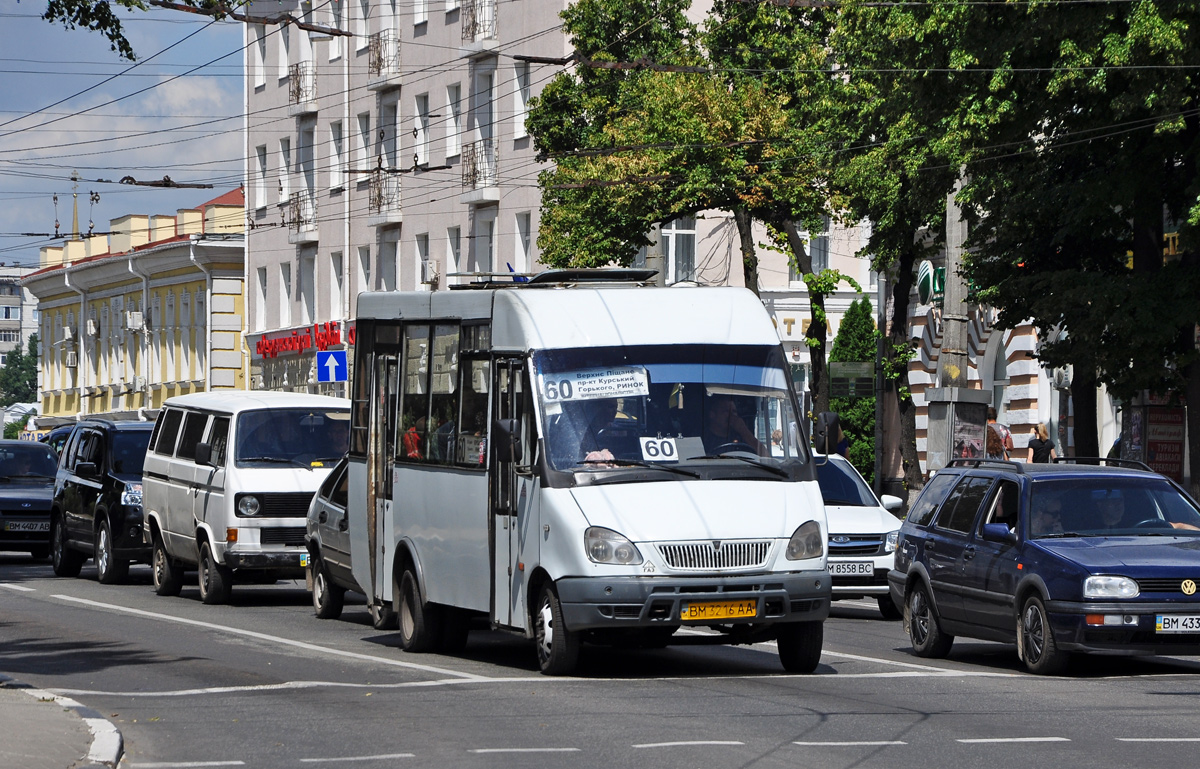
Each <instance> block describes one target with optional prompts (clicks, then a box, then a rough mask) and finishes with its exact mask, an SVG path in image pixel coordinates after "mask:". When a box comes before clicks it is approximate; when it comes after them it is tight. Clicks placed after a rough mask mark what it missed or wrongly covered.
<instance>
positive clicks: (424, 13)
mask: <svg viewBox="0 0 1200 769" xmlns="http://www.w3.org/2000/svg"><path fill="white" fill-rule="evenodd" d="M427 21H429V6H428V4H427V2H426V0H413V25H414V26H415V25H417V24H424V23H425V22H427Z"/></svg>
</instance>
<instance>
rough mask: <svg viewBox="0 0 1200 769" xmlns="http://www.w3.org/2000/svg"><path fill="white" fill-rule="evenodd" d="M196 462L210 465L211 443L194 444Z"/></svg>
mask: <svg viewBox="0 0 1200 769" xmlns="http://www.w3.org/2000/svg"><path fill="white" fill-rule="evenodd" d="M196 464H198V465H212V444H210V443H197V444H196Z"/></svg>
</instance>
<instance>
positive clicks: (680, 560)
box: [656, 539, 771, 571]
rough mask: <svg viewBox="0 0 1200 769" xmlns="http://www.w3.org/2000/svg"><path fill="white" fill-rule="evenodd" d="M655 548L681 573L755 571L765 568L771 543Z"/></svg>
mask: <svg viewBox="0 0 1200 769" xmlns="http://www.w3.org/2000/svg"><path fill="white" fill-rule="evenodd" d="M656 547H657V548H658V552H659V555H661V556H662V558H663V560H664V561H666V563H667V565H668V566H670V567H671V568H672V569H679V570H680V571H713V570H722V569H756V568H761V567H763V566H765V565H766V563H767V556H768V555H769V554H770V552H771V540H769V539H755V540H733V541H732V542H724V541H720V540H705V541H703V542H661V543H659V544H657V545H656Z"/></svg>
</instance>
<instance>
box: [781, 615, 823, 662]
mask: <svg viewBox="0 0 1200 769" xmlns="http://www.w3.org/2000/svg"><path fill="white" fill-rule="evenodd" d="M824 640H825V623H823V622H789V623H787V624H785V625H780V626H779V641H778V643H779V661H780V662H782V663H783V669H784V670H786V671H787V672H789V673H811V672H813V671H814V670H816V669H817V664H818V663H819V662H820V661H821V644H822V643H823V642H824Z"/></svg>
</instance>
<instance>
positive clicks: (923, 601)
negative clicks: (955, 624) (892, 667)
mask: <svg viewBox="0 0 1200 769" xmlns="http://www.w3.org/2000/svg"><path fill="white" fill-rule="evenodd" d="M904 615H905V616H904V624H905V625H906V626H907V628H906V629H907V630H908V637H909V640H911V641H912V648H913V651H914V652H916V654H917V656H918V657H934V658H938V659H940V658H942V657H945V656H946V655H947V654H949V653H950V646H951V644H953V643H954V636H952V635H947V634H946V633H945V632H944V631H943V630H942V626H941V625H940V624H939V623H938V619H937V613H936V612H935V611H934V609H933V602H932V601H930V600H929V588H928V587H926V586H925V583H924V582H918V583H917V584H916V585H914V586H913V589H912V590H911V591H910V592H909V594H908V601H907V602H906V603H905V605H904Z"/></svg>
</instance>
